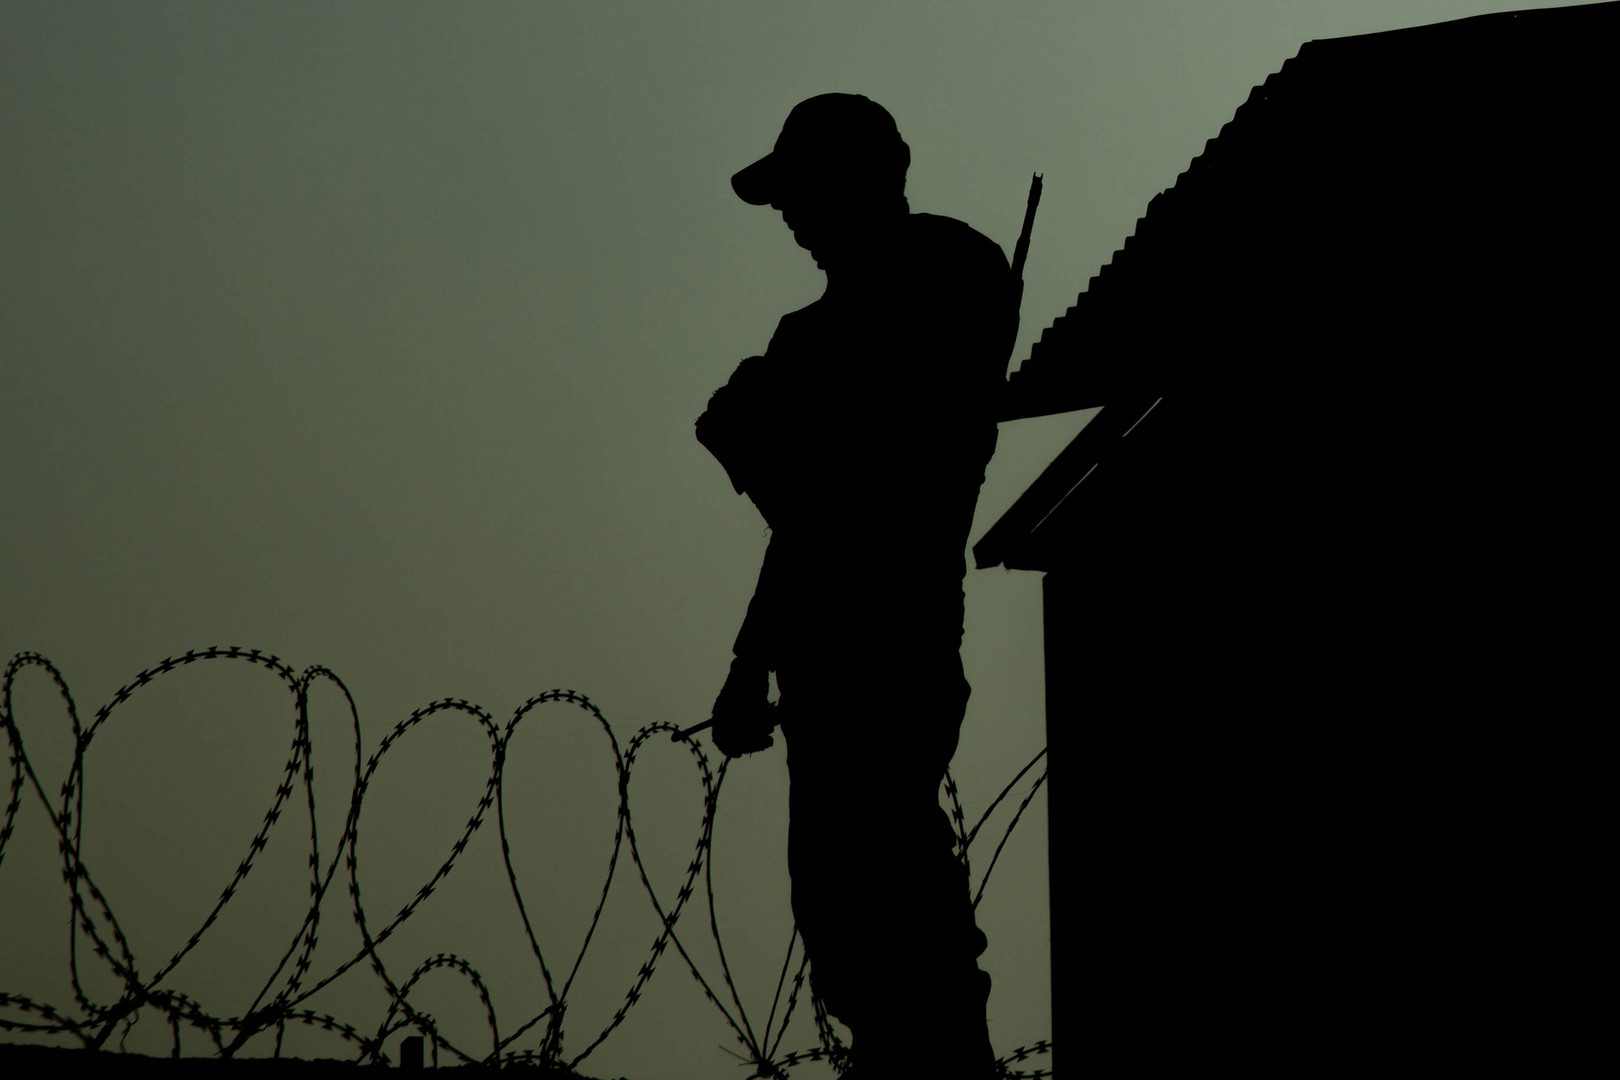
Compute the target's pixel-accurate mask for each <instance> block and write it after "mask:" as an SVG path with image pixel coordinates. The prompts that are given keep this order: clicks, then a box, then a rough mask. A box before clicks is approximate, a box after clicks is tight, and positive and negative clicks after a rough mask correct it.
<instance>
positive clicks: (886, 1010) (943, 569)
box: [697, 94, 1017, 1078]
mask: <svg viewBox="0 0 1620 1080" xmlns="http://www.w3.org/2000/svg"><path fill="white" fill-rule="evenodd" d="M910 160H911V152H910V149H909V148H908V147H907V146H906V144H905V142H903V141H902V140H901V138H900V133H899V131H898V130H897V129H896V127H895V123H894V120H893V118H892V117H890V115H889V114H888V112H887V111H885V110H884V109H883V107H882V106H880V105H877V104H876V103H874V102H872V101H870V100H869V99H867V98H865V97H861V96H859V95H853V94H824V95H822V96H820V97H814V98H811V99H809V100H808V101H804V102H801V103H800V104H799V105H797V106H796V107H795V108H794V109H793V111H792V113H790V114H789V116H788V118H787V122H786V123H785V124H784V126H783V128H782V134H781V137H780V138H778V139H777V141H776V147H775V149H774V150H773V151H772V152H771V153H770V154H768V155H766V156H765V157H764V158H761V159H760V160H759V161H757V162H755V163H754V164H752V165H750V166H748V167H747V168H746V169H743V170H742V171H741V172H739V173H737V174H736V175H735V176H733V177H732V179H731V183H732V187H733V188H734V189H735V190H736V192H737V194H738V195H739V196H741V197H742V198H743V200H744V201H745V202H749V203H753V204H755V205H764V204H767V203H768V204H770V205H771V206H772V207H773V208H775V209H777V210H779V211H781V213H782V217H783V220H785V221H786V222H787V225H788V227H789V228H790V229H792V230H793V236H794V239H795V240H797V241H798V243H799V245H800V246H801V247H804V248H806V249H808V250H809V251H810V253H811V254H812V255H813V256H814V257H815V260H816V264H817V265H818V266H819V267H821V268H822V269H823V270H824V271H826V274H827V291H826V293H825V294H824V295H823V296H822V297H821V299H819V300H817V301H816V302H815V303H813V304H811V305H810V306H809V307H806V308H803V309H801V310H799V311H795V312H793V313H791V314H789V315H785V316H783V318H782V320H781V322H780V324H779V325H778V326H777V330H776V333H775V335H774V336H773V337H772V338H771V341H770V345H769V347H768V348H767V349H766V351H765V355H764V356H756V357H751V358H749V359H747V360H744V361H743V362H742V364H741V365H739V366H738V368H737V371H736V373H735V374H734V375H733V376H732V377H731V380H730V381H729V382H728V383H727V384H726V385H725V386H724V387H722V388H721V389H719V390H717V391H716V392H715V394H714V397H713V398H712V399H711V400H710V402H709V408H708V411H706V412H705V413H704V414H703V416H702V417H700V418H699V420H698V422H697V435H698V438H699V440H701V441H702V443H703V445H704V446H706V447H708V448H709V450H710V451H711V452H713V453H714V455H715V456H716V457H717V458H718V459H719V460H720V462H721V463H722V464H723V465H724V466H725V468H726V472H727V474H728V475H729V476H730V478H731V480H732V483H733V485H734V486H735V487H736V489H737V490H738V491H739V492H744V493H746V494H747V495H748V496H749V498H751V499H752V500H753V502H754V504H755V505H756V506H757V507H758V508H759V511H760V513H761V514H763V515H764V517H765V520H766V521H767V523H768V524H769V525H770V528H771V540H770V545H769V547H768V549H767V551H766V554H765V563H764V566H763V568H762V569H761V571H760V578H759V586H758V588H757V590H756V591H755V593H754V597H753V600H752V601H751V602H750V603H749V605H748V614H747V617H746V619H745V620H744V622H743V626H742V630H741V632H740V633H739V634H738V636H737V641H736V644H735V646H734V652H735V656H736V659H735V660H734V661H733V662H732V665H731V672H730V675H729V676H728V677H727V679H726V682H725V687H724V689H723V690H722V691H721V693H720V696H719V699H718V700H717V701H716V702H715V708H714V721H715V722H714V733H713V734H714V741H715V745H716V746H717V747H719V748H720V750H722V751H723V752H724V753H726V754H727V755H728V756H729V755H737V754H744V753H751V752H753V751H755V750H760V749H763V748H765V747H767V746H769V745H771V742H772V740H771V735H770V732H771V730H772V727H773V725H774V723H775V720H776V718H777V717H780V718H781V726H782V732H783V735H784V737H785V738H786V739H787V747H788V772H789V776H790V780H791V791H790V795H789V815H790V817H789V825H788V868H789V871H790V872H791V874H792V877H793V911H794V915H795V917H796V918H797V920H798V924H799V929H800V932H801V934H802V936H803V939H804V943H805V949H806V950H807V952H808V954H809V957H810V964H811V979H812V982H813V985H814V986H815V989H816V991H817V993H818V994H819V995H820V996H821V998H822V1000H823V1001H824V1002H825V1003H826V1005H827V1007H828V1009H829V1010H830V1011H831V1012H832V1013H833V1015H835V1016H837V1017H838V1018H839V1019H840V1020H842V1021H843V1022H844V1023H845V1024H846V1025H847V1026H848V1027H849V1028H850V1030H851V1031H852V1032H853V1033H854V1035H855V1043H854V1053H855V1061H856V1069H857V1071H858V1072H859V1073H860V1074H861V1075H862V1076H865V1077H875V1076H879V1075H883V1076H887V1075H894V1074H896V1073H898V1074H900V1075H918V1076H929V1077H956V1076H960V1077H969V1076H971V1077H975V1078H982V1077H989V1076H991V1075H992V1073H993V1071H994V1057H993V1054H992V1052H991V1049H990V1042H989V1037H988V1034H987V1032H986V1025H985V1000H986V997H987V996H988V994H989V986H990V979H989V976H988V975H986V974H984V973H983V972H982V971H980V970H979V967H978V964H977V957H978V956H979V954H980V953H982V952H983V951H984V948H985V938H984V935H983V934H982V933H980V932H979V930H978V928H977V926H976V925H975V924H974V918H973V908H972V904H971V901H970V898H969V895H968V882H967V875H966V872H965V870H964V869H963V866H962V863H961V861H960V860H959V859H958V858H957V856H956V854H955V851H954V834H953V831H952V829H951V826H950V821H949V818H948V817H947V816H946V814H945V812H944V811H943V810H941V809H940V805H939V787H940V781H941V779H942V778H943V775H944V771H945V767H946V765H947V764H948V763H949V762H950V759H951V756H952V754H953V753H954V752H955V750H956V743H957V736H958V732H959V730H960V727H961V723H962V716H963V712H964V709H965V708H966V704H967V698H968V685H967V682H966V681H965V680H964V679H963V677H962V662H961V656H960V648H961V640H962V613H963V608H962V602H963V594H962V579H963V576H964V574H965V573H966V564H965V561H964V558H963V551H964V548H965V547H966V544H967V537H968V530H969V528H970V526H971V523H972V519H973V507H974V503H975V501H976V500H977V498H978V492H979V486H980V484H981V483H982V482H983V479H984V468H985V465H986V463H987V462H988V461H989V459H990V455H991V454H992V452H993V451H994V450H995V442H996V426H995V421H994V419H993V412H992V403H993V402H994V401H995V399H996V396H997V393H998V391H999V390H1000V388H1001V386H1002V383H1003V380H1004V378H1005V375H1006V365H1007V358H1008V354H1009V353H1010V351H1011V345H1012V337H1013V335H1014V334H1015V333H1016V328H1017V301H1016V295H1015V292H1014V288H1013V282H1012V277H1011V274H1010V272H1009V270H1008V267H1007V260H1006V256H1005V255H1004V254H1003V253H1002V251H1001V249H1000V248H999V247H998V246H996V244H994V243H993V242H991V241H990V240H988V239H986V238H985V237H983V236H981V235H980V234H979V233H977V232H975V231H973V230H972V229H971V228H969V227H968V226H966V225H964V224H962V223H961V222H959V221H954V220H952V219H950V218H944V217H935V216H933V215H929V214H912V213H911V212H910V208H909V206H908V205H907V202H906V197H905V180H906V169H907V167H908V166H909V164H910ZM773 671H774V672H775V673H776V677H777V686H778V688H779V690H780V691H781V699H780V702H779V708H778V709H777V710H774V715H773V710H770V709H769V708H768V707H767V704H766V698H767V693H768V680H769V675H768V673H769V672H773Z"/></svg>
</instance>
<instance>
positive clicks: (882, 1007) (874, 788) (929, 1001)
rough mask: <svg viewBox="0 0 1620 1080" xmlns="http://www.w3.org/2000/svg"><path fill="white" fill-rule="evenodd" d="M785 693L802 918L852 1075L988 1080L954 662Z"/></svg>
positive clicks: (838, 677)
mask: <svg viewBox="0 0 1620 1080" xmlns="http://www.w3.org/2000/svg"><path fill="white" fill-rule="evenodd" d="M777 685H778V687H779V689H780V691H781V700H780V703H779V704H780V707H779V710H778V715H780V716H781V717H782V733H783V736H784V737H785V739H786V741H787V756H788V774H789V782H790V784H791V790H790V794H789V804H788V805H789V811H788V813H789V820H788V870H789V872H790V874H791V875H792V888H793V913H794V916H795V918H796V919H797V921H798V925H799V932H800V935H801V937H802V938H803V940H804V944H805V950H806V953H807V954H808V956H809V958H810V969H811V975H810V977H811V984H812V986H813V987H814V988H815V991H816V993H817V994H818V995H819V996H820V997H821V999H822V1001H823V1002H824V1003H825V1004H826V1006H827V1009H828V1011H829V1012H831V1013H832V1014H833V1015H834V1016H836V1017H837V1018H838V1019H839V1020H841V1021H842V1022H843V1023H844V1024H845V1025H846V1026H847V1027H848V1028H849V1029H850V1031H851V1033H852V1034H853V1036H854V1042H853V1046H852V1051H853V1058H854V1067H855V1070H856V1072H857V1074H858V1075H859V1076H860V1077H861V1078H863V1080H869V1078H874V1077H877V1076H890V1075H918V1076H928V1077H939V1078H954V1077H961V1078H963V1080H967V1078H972V1080H987V1078H989V1077H990V1076H992V1075H993V1073H994V1053H993V1052H992V1050H991V1047H990V1040H989V1034H988V1031H987V1027H986V1021H985V1002H986V999H987V998H988V996H989V991H990V977H989V976H988V975H987V974H985V973H984V972H983V971H981V970H980V969H979V966H978V963H977V958H978V956H979V955H980V954H981V953H983V952H984V949H985V944H986V942H985V937H984V934H983V933H982V932H980V930H979V928H978V926H977V925H976V923H975V920H974V915H973V905H972V899H971V897H970V895H969V884H968V876H967V871H966V869H965V868H964V867H963V865H962V862H961V860H960V858H959V857H958V855H957V853H956V850H955V845H956V841H955V831H954V830H953V829H952V827H951V822H950V818H949V816H948V815H947V814H946V813H945V811H944V810H943V809H941V807H940V799H939V791H940V784H941V781H942V780H943V778H944V774H945V768H946V766H947V765H948V764H949V763H950V760H951V757H952V755H953V754H954V753H955V751H956V744H957V739H958V735H959V733H960V730H961V725H962V717H963V714H964V711H965V709H966V706H967V698H968V692H969V688H968V684H967V681H966V680H965V679H964V678H963V677H962V662H961V657H960V654H959V653H957V652H954V651H952V652H948V653H947V652H946V651H945V650H943V649H935V650H933V655H918V654H917V653H916V652H912V653H910V654H907V653H905V652H903V651H896V650H895V649H893V648H892V647H888V648H885V650H884V662H883V663H882V664H881V665H871V666H866V667H864V668H863V667H862V666H861V665H859V664H856V665H853V666H851V665H849V664H846V663H840V664H837V665H836V666H835V665H831V664H827V665H822V664H814V663H807V664H801V665H793V664H787V665H784V666H783V668H782V669H780V670H778V672H777Z"/></svg>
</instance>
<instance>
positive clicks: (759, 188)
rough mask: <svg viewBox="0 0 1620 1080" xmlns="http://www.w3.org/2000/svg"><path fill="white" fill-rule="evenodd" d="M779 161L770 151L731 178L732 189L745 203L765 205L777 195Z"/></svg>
mask: <svg viewBox="0 0 1620 1080" xmlns="http://www.w3.org/2000/svg"><path fill="white" fill-rule="evenodd" d="M779 172H780V169H779V162H778V161H777V160H776V154H775V153H774V152H773V153H769V154H766V155H765V156H764V157H762V158H760V159H759V160H758V161H756V162H754V163H753V164H752V165H750V166H748V167H747V168H746V169H743V170H742V171H741V172H739V173H737V174H736V175H734V176H733V177H732V178H731V190H732V191H735V192H736V193H737V197H738V198H739V199H741V200H742V201H743V202H745V203H751V204H752V205H754V206H764V205H765V204H766V203H768V202H770V201H771V199H772V198H774V197H775V195H776V189H777V184H778V179H779V177H778V174H779Z"/></svg>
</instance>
